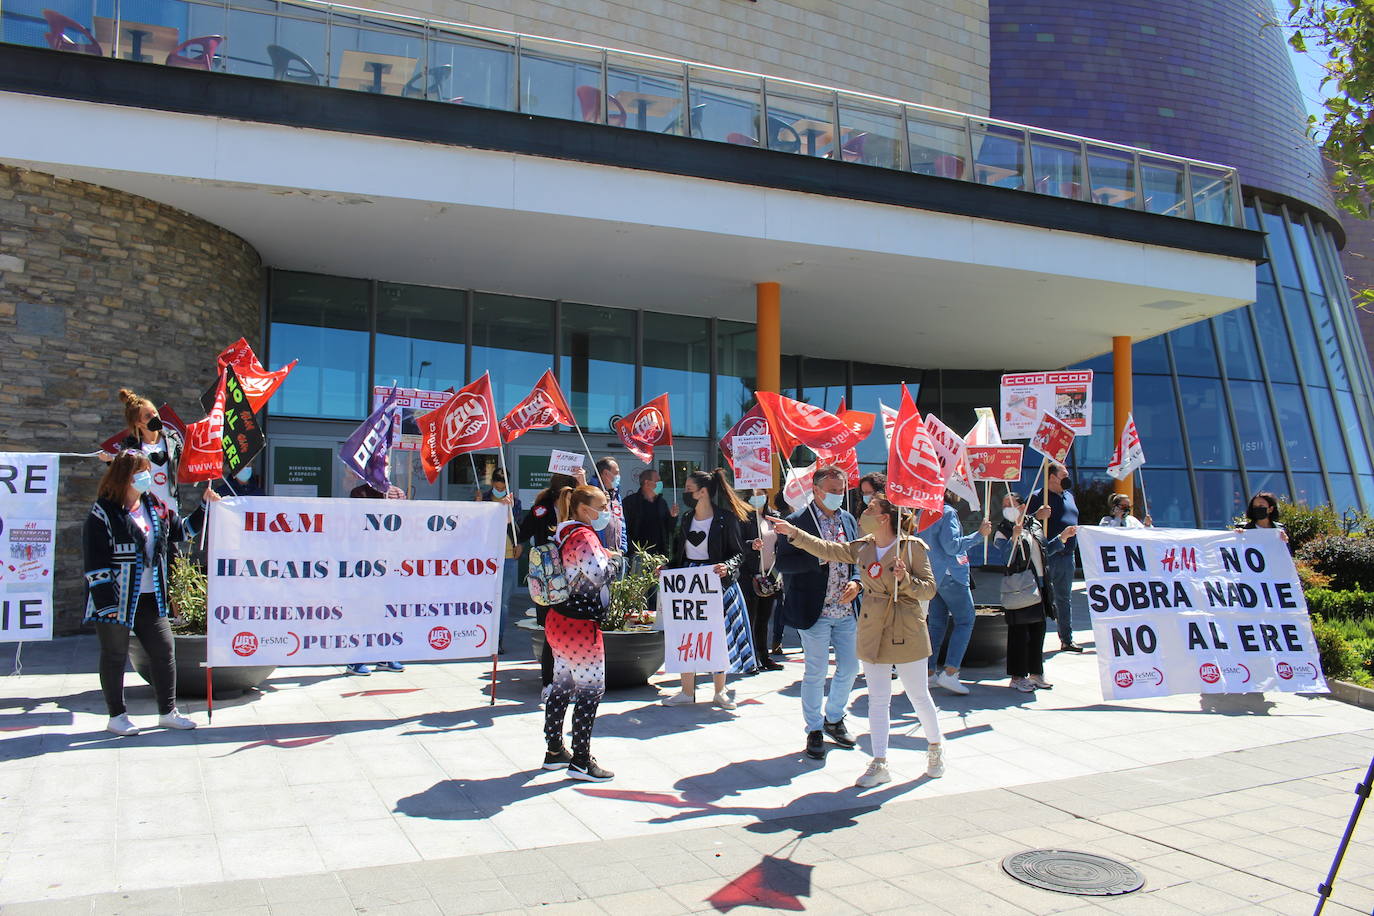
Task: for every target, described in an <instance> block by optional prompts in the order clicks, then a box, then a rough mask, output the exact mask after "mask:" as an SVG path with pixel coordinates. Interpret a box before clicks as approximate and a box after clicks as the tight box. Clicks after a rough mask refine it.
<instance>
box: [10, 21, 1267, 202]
mask: <svg viewBox="0 0 1374 916" xmlns="http://www.w3.org/2000/svg"><path fill="white" fill-rule="evenodd" d="M0 41H3V42H9V43H15V44H26V45H35V46H38V47H50V48H54V49H57V50H62V51H68V52H73V53H88V54H99V55H104V56H117V57H120V58H125V59H132V60H140V61H144V62H148V63H159V64H167V65H171V66H181V67H196V68H200V69H205V70H214V71H220V72H226V73H236V74H242V75H249V76H258V77H264V78H268V79H277V80H285V81H288V82H297V83H311V84H315V85H321V86H332V87H336V88H342V89H352V90H357V91H363V92H373V93H381V94H386V95H397V96H406V97H411V98H421V99H429V100H433V101H435V102H438V103H446V104H455V103H456V104H462V105H471V106H480V107H486V108H496V109H503V110H507V111H518V112H525V113H529V114H536V115H544V116H548V117H558V118H568V119H573V120H582V121H591V122H595V123H600V124H604V125H607V126H613V127H619V128H625V129H631V130H649V131H657V132H661V133H671V134H680V135H682V136H688V137H695V138H698V139H703V140H714V141H719V142H724V143H735V144H739V145H744V146H758V147H765V148H768V149H772V150H778V151H781V152H787V153H793V154H796V155H808V156H818V157H824V158H830V159H839V160H842V161H845V162H851V163H856V164H863V165H869V166H877V167H881V168H890V169H898V170H903V171H911V172H917V173H923V174H928V175H935V176H939V177H943V178H949V179H955V180H962V181H970V182H976V183H979V184H987V185H996V186H1000V187H1006V188H1012V189H1016V190H1021V191H1025V192H1028V193H1038V194H1045V195H1050V196H1055V197H1063V198H1070V199H1076V200H1083V201H1090V202H1093V203H1097V204H1101V205H1104V206H1115V207H1125V208H1130V209H1136V210H1144V211H1148V212H1152V213H1161V214H1165V215H1169V216H1177V217H1183V218H1186V219H1195V220H1200V221H1204V222H1211V223H1219V224H1222V225H1230V226H1239V225H1242V219H1241V210H1240V207H1241V203H1240V183H1239V178H1238V176H1237V174H1236V170H1235V169H1233V168H1230V167H1228V166H1224V165H1218V164H1216V163H1211V162H1204V161H1201V160H1197V159H1187V158H1183V157H1179V156H1170V155H1167V154H1164V153H1159V152H1155V151H1151V150H1143V149H1137V148H1134V147H1129V146H1123V145H1121V144H1118V143H1111V142H1107V141H1103V140H1094V139H1091V138H1088V137H1078V136H1074V135H1072V134H1065V133H1060V132H1057V131H1052V130H1044V129H1041V128H1036V127H1030V126H1027V125H1023V124H1015V123H1012V122H1009V121H1001V120H998V119H995V118H987V117H982V116H977V115H967V114H963V113H961V112H956V111H949V110H946V109H943V108H936V107H933V106H929V105H919V104H915V103H912V102H905V101H902V100H900V99H892V98H886V97H883V96H878V95H873V94H870V93H864V92H853V91H850V90H846V89H837V88H834V87H831V86H821V85H817V84H814V83H807V82H802V81H799V80H791V79H783V78H779V77H773V76H766V75H764V74H760V73H751V72H748V71H743V70H733V69H730V68H727V67H717V66H713V65H710V64H704V63H698V62H694V61H686V60H678V59H675V58H670V57H661V56H657V55H652V54H643V53H638V52H632V51H620V50H616V49H613V48H605V47H599V46H596V45H589V44H583V43H580V42H574V41H565V40H562V39H554V38H542V37H538V36H534V35H524V34H520V33H516V32H507V31H502V30H500V29H491V28H485V27H481V26H472V25H463V24H461V23H454V22H446V21H442V20H437V19H423V18H416V17H410V16H403V15H400V14H394V13H386V12H379V11H376V10H367V9H361V8H357V7H350V6H341V5H337V4H329V3H317V2H313V0H292V2H289V3H287V2H277V0H228V2H221V3H209V2H202V0H3V5H0Z"/></svg>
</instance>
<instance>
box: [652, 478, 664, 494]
mask: <svg viewBox="0 0 1374 916" xmlns="http://www.w3.org/2000/svg"><path fill="white" fill-rule="evenodd" d="M654 495H655V496H662V495H663V481H661V480H658V481H655V482H654Z"/></svg>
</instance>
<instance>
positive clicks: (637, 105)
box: [606, 52, 702, 134]
mask: <svg viewBox="0 0 1374 916" xmlns="http://www.w3.org/2000/svg"><path fill="white" fill-rule="evenodd" d="M606 89H607V91H608V92H610V94H611V99H612V100H613V101H612V103H611V111H612V112H615V111H617V107H616V106H617V105H618V106H619V109H623V110H624V112H625V124H626V126H627V127H633V128H635V129H636V130H652V131H657V132H659V133H665V134H680V133H685V130H684V129H683V128H684V125H683V123H682V67H680V66H673V65H665V64H661V63H658V62H656V61H654V60H653V59H652V58H648V57H640V56H638V55H635V54H619V53H616V52H611V53H610V54H608V55H607V63H606ZM701 114H702V113H700V112H699V113H697V114H696V115H695V117H697V118H700V117H701Z"/></svg>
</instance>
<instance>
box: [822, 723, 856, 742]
mask: <svg viewBox="0 0 1374 916" xmlns="http://www.w3.org/2000/svg"><path fill="white" fill-rule="evenodd" d="M825 733H826V734H827V735H829V736H830V740H831V741H834V742H835V743H836V744H838V745H839V746H840V747H845V748H849V747H853V746H854V745H856V744H858V743H859V742H857V741H855V740H854V736H853V735H851V734H849V729H847V728H845V727H844V719H840V721H838V722H827V723H825Z"/></svg>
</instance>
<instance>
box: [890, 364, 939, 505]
mask: <svg viewBox="0 0 1374 916" xmlns="http://www.w3.org/2000/svg"><path fill="white" fill-rule="evenodd" d="M887 498H888V499H889V500H891V502H892V504H893V505H896V506H905V507H906V508H908V509H926V510H929V511H930V512H933V513H936V514H937V515H938V514H939V513H940V511H941V510H942V509H943V508H944V503H945V483H944V479H943V476H942V473H941V470H940V457H939V455H937V454H936V452H935V443H934V442H933V441H931V438H930V432H929V431H927V429H926V427H925V424H924V423H922V422H921V412H920V411H919V410H917V409H916V402H915V401H913V400H912V399H911V392H910V391H909V390H907V387H906V386H905V385H903V386H902V406H901V407H900V408H899V409H898V411H897V422H896V423H895V424H893V427H892V446H891V448H889V449H888V456H887Z"/></svg>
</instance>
